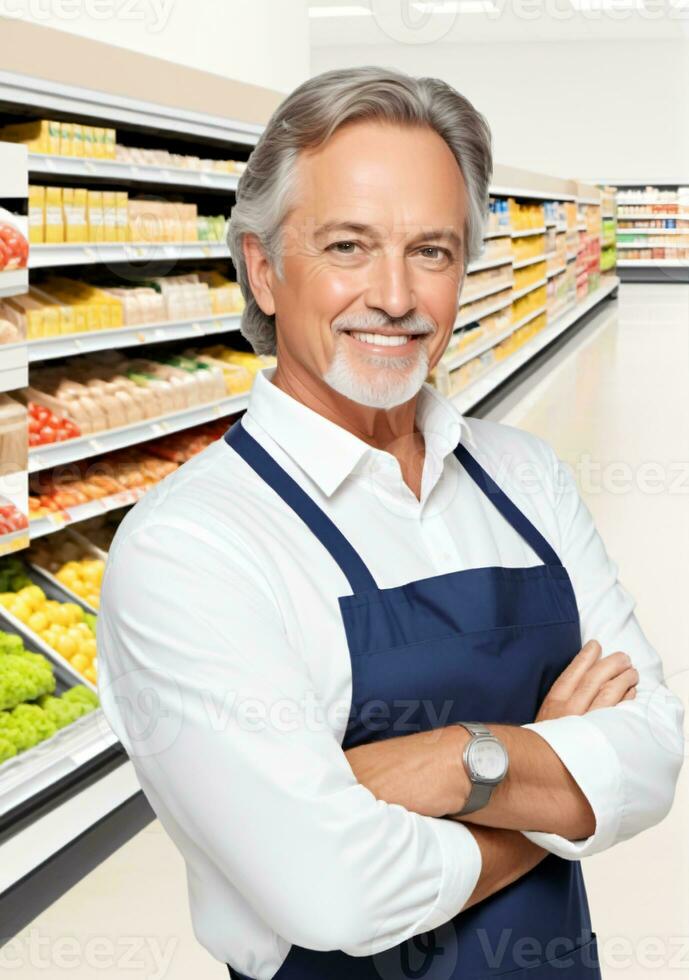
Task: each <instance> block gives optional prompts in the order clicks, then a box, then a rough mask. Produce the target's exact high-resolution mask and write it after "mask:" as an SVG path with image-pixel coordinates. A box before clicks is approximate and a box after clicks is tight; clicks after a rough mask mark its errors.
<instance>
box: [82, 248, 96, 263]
mask: <svg viewBox="0 0 689 980" xmlns="http://www.w3.org/2000/svg"><path fill="white" fill-rule="evenodd" d="M83 253H84V258H86V259H88V260H89V262H95V261H96V253H95V252H94V251H93V249H92V248H85V249H83Z"/></svg>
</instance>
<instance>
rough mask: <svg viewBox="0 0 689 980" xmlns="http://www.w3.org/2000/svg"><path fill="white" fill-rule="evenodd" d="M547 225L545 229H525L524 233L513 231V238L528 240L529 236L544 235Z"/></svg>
mask: <svg viewBox="0 0 689 980" xmlns="http://www.w3.org/2000/svg"><path fill="white" fill-rule="evenodd" d="M544 234H545V225H544V226H543V228H524V229H523V230H522V231H513V232H512V235H511V237H512V238H528V236H529V235H544Z"/></svg>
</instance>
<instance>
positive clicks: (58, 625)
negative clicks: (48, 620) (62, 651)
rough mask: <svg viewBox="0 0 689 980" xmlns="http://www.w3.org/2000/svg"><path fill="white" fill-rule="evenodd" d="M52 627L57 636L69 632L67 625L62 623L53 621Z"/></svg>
mask: <svg viewBox="0 0 689 980" xmlns="http://www.w3.org/2000/svg"><path fill="white" fill-rule="evenodd" d="M50 629H51V630H52V631H53V633H55V635H56V636H63V635H64V634H65V633H66V632H67V627H66V626H63V625H62V623H52V624H51V626H50Z"/></svg>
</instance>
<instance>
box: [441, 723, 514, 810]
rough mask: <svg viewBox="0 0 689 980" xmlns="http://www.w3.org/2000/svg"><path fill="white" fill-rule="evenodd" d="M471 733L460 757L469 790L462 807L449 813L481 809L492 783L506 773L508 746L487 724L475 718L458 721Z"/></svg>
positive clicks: (488, 796)
mask: <svg viewBox="0 0 689 980" xmlns="http://www.w3.org/2000/svg"><path fill="white" fill-rule="evenodd" d="M455 724H456V725H461V726H462V727H463V728H466V730H467V731H468V732H469V734H470V735H471V739H470V740H469V741H468V742H467V744H466V745H465V747H464V752H463V753H462V761H463V762H464V768H465V769H466V771H467V775H468V776H469V779H470V780H471V792H470V793H469V798H468V800H467V801H466V803H465V804H464V806H463V808H462V809H461V810H459V811H458V812H457V813H451V814H449V816H452V817H461V816H464V815H465V814H466V813H472V812H473V811H474V810H480V809H481V807H484V806H486V804H487V803H488V801H489V800H490V797H491V794H492V792H493V790H494V789H495V787H496V786H497V785H498V784H499V783H501V782H502V780H503V779H504V778H505V776H506V775H507V769H508V767H509V759H508V756H507V749H506V748H505V745H504V743H503V742H501V741H500V739H499V738H498V737H497V736H496V735H493V733H492V732H491V731H490V729H489V728H487V727H486V726H485V725H483V724H481V722H478V721H457V722H455Z"/></svg>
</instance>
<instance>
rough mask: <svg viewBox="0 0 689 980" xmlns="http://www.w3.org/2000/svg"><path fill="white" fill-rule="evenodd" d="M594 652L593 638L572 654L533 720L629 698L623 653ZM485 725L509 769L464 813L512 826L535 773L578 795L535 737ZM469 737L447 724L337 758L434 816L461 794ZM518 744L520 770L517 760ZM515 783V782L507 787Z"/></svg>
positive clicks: (379, 791)
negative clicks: (478, 805) (501, 745)
mask: <svg viewBox="0 0 689 980" xmlns="http://www.w3.org/2000/svg"><path fill="white" fill-rule="evenodd" d="M601 652H602V650H601V646H600V644H599V643H598V642H597V641H596V640H590V641H589V642H588V643H587V644H586V645H585V646H584V647H583V649H582V650H580V651H579V653H578V654H577V655H576V656H575V657H574V658H573V660H572V661H571V662H570V663H569V664H568V666H567V667H566V668H565V670H564V671H563V672H562V673H561V674H560V676H559V677H558V678H557V680H556V681H555V682H554V683H553V685H552V687H551V689H550V691H549V692H548V694H547V695H546V697H545V698H544V700H543V703H542V705H541V707H540V708H539V711H538V714H537V715H536V718H535V719H534V720H535V721H543V720H547V719H550V718H560V717H562V716H564V715H574V714H577V715H582V714H585V713H586V712H587V711H592V710H594V709H595V708H602V707H608V706H610V705H614V704H617V703H618V702H620V701H626V700H629V699H630V698H633V697H634V696H635V693H636V683H637V681H638V679H639V675H638V673H637V671H636V670H635V669H634V668H633V667H631V666H630V665H629V663H628V658H627V659H625V658H626V654H624V653H622V652H621V651H617V652H616V653H612V654H610V656H607V657H603V658H602V659H601ZM488 724H490V727H491V729H492V730H493V731H494V732H495V734H496V735H497V736H498V737H499V738H501V739H502V740H503V741H504V742H505V743H506V745H507V748H508V752H509V754H510V771H509V772H508V774H507V778H506V779H505V780H504V781H503V783H501V784H500V785H499V786H498V787H497V789H496V790H495V792H494V793H493V796H492V798H491V801H490V803H489V804H488V805H487V807H484V808H483V809H482V810H478V811H476V812H475V813H472V814H471V815H470V819H471V820H472V821H473V822H475V823H484V822H485V825H486V826H498V827H504V826H511V827H514V828H517V829H519V828H520V824H521V823H522V822H523V821H522V816H523V814H522V812H521V811H522V810H523V806H522V805H519V804H518V803H517V799H518V798H522V801H523V803H524V805H526V804H527V803H528V807H529V810H530V811H531V812H533V808H534V794H536V795H537V796H539V795H540V794H542V793H544V792H548V788H549V787H548V785H541V784H540V783H538V784H537V785H532V781H531V780H532V779H533V778H535V774H539V773H540V777H541V778H542V779H543V780H545V783H546V784H549V783H550V782H551V777H552V778H554V779H558V780H559V782H562V783H563V784H564V785H563V786H562V787H561V788H562V789H564V790H566V791H567V792H574V793H576V792H578V789H577V787H576V784H574V780H572V778H571V776H570V775H569V773H568V772H567V770H566V769H564V767H563V766H562V764H561V763H560V761H559V759H557V757H556V756H555V753H554V752H553V751H552V749H551V748H550V746H549V745H548V744H547V743H546V742H545V741H544V740H543V739H542V738H541V737H540V736H539V735H537V734H536V733H535V732H532V731H530V730H529V729H522V728H521V727H520V726H516V725H496V724H492V723H491V722H490V720H488ZM469 738H470V735H469V733H468V732H467V731H466V729H465V728H462V727H461V725H450V726H448V727H444V728H436V729H433V730H432V731H429V732H419V733H415V734H412V735H402V736H399V737H397V738H386V739H382V740H380V741H377V742H370V743H368V744H367V745H360V746H357V747H356V748H353V749H348V750H347V752H346V753H345V755H346V756H347V759H348V761H349V764H350V766H351V767H352V770H353V772H354V775H355V776H356V777H357V779H358V781H359V782H360V783H361V784H362V785H364V786H366V787H367V788H368V789H369V790H371V792H372V793H373V794H374V795H375V796H376V798H377V799H379V800H385V802H386V803H400V804H401V805H402V806H404V807H406V808H407V809H408V810H413V811H414V812H416V813H420V814H423V815H425V816H430V817H442V816H445V815H446V814H448V813H456V812H457V811H458V810H461V809H462V807H463V806H464V804H465V802H466V800H467V799H468V797H469V793H470V790H471V784H470V782H469V777H468V776H467V775H466V772H465V770H464V766H463V765H462V762H461V758H462V751H463V749H464V746H465V745H466V743H467V742H468V741H469ZM522 749H523V750H524V759H523V762H524V766H523V767H521V766H520V765H519V755H520V753H521V751H522ZM541 753H544V756H543V758H541ZM522 769H523V770H524V771H523V773H521V775H520V772H521V770H522ZM549 774H550V775H549ZM517 782H518V783H519V784H520V785H519V787H516V786H515V785H514V784H515V783H517ZM515 789H516V790H517V792H516V793H515V792H514V790H515ZM510 790H512V792H510ZM551 790H553V788H552V787H551ZM549 799H550V800H551V803H552V806H554V807H555V808H557V807H558V806H560V805H561V804H562V803H563V801H562V800H561V799H560V797H559V796H558V794H557V793H556V792H554V790H553V791H551V792H550V793H549ZM508 811H509V815H508ZM492 821H495V822H494V823H493V822H492Z"/></svg>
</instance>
